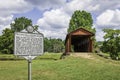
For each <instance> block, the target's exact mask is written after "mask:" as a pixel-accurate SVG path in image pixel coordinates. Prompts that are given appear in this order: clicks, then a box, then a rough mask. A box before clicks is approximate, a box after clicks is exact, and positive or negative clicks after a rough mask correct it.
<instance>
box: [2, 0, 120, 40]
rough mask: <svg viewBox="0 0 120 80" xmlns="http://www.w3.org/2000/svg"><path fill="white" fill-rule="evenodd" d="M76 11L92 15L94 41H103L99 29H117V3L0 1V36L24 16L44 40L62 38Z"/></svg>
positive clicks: (119, 23)
mask: <svg viewBox="0 0 120 80" xmlns="http://www.w3.org/2000/svg"><path fill="white" fill-rule="evenodd" d="M75 10H85V11H87V12H90V13H91V14H92V17H93V20H94V23H93V27H95V28H96V30H97V32H96V39H97V40H98V41H101V40H103V35H104V33H103V32H102V29H104V28H112V29H120V0H0V33H2V30H3V29H5V28H10V23H12V22H13V21H14V19H15V18H17V17H22V16H24V17H27V18H29V19H31V20H32V21H33V24H34V25H36V24H37V25H39V31H40V32H41V33H43V34H44V36H45V37H51V38H61V39H64V38H65V36H66V34H67V28H68V26H69V20H70V18H71V15H72V14H73V12H74V11H75Z"/></svg>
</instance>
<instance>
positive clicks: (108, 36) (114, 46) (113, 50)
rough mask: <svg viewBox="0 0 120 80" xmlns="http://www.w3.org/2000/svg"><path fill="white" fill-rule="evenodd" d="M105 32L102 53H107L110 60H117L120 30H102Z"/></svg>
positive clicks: (119, 50)
mask: <svg viewBox="0 0 120 80" xmlns="http://www.w3.org/2000/svg"><path fill="white" fill-rule="evenodd" d="M103 31H104V32H105V36H104V42H103V46H102V51H103V52H105V53H109V54H110V56H111V58H113V59H116V58H118V53H120V30H113V29H104V30H103Z"/></svg>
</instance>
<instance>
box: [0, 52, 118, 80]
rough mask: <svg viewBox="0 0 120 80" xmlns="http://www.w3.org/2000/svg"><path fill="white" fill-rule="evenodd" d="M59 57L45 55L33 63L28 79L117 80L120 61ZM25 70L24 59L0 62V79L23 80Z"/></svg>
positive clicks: (52, 54)
mask: <svg viewBox="0 0 120 80" xmlns="http://www.w3.org/2000/svg"><path fill="white" fill-rule="evenodd" d="M0 56H1V55H0ZM6 56H7V55H6ZM60 56H61V54H60V53H59V54H54V53H47V54H44V55H43V56H40V57H37V58H36V59H35V60H33V61H32V80H120V61H113V60H110V59H104V58H101V57H99V56H97V55H94V54H93V55H92V57H93V58H92V59H88V58H82V57H73V56H67V57H66V58H65V59H62V60H61V59H59V58H60ZM4 57H5V55H4ZM11 58H14V57H13V56H12V57H11ZM27 67H28V63H27V61H26V60H6V61H5V60H3V61H0V80H27V78H28V75H27V72H28V70H27V69H28V68H27Z"/></svg>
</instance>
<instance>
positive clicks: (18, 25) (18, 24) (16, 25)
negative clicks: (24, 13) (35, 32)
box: [10, 17, 32, 32]
mask: <svg viewBox="0 0 120 80" xmlns="http://www.w3.org/2000/svg"><path fill="white" fill-rule="evenodd" d="M10 25H11V30H13V31H16V32H20V31H21V30H23V29H25V28H26V27H28V26H32V21H31V20H30V19H28V18H25V17H20V18H16V19H15V20H14V22H13V23H11V24H10Z"/></svg>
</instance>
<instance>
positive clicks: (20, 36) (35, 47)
mask: <svg viewBox="0 0 120 80" xmlns="http://www.w3.org/2000/svg"><path fill="white" fill-rule="evenodd" d="M26 31H27V32H15V36H14V55H16V56H22V57H24V58H25V59H27V60H28V80H31V63H32V59H34V58H35V57H37V56H38V55H42V54H43V48H44V45H43V42H44V41H43V34H41V33H39V32H38V31H36V32H37V33H35V31H34V28H33V27H32V26H28V27H27V28H26Z"/></svg>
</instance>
